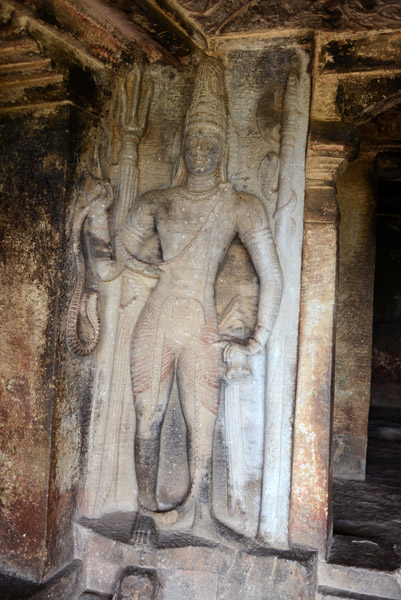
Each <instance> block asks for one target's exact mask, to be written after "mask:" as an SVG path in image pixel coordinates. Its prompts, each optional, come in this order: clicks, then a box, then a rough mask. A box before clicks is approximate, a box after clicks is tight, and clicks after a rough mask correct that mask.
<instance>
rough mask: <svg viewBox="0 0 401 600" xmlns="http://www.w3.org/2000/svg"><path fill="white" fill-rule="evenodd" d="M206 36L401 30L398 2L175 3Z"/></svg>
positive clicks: (256, 0) (219, 0)
mask: <svg viewBox="0 0 401 600" xmlns="http://www.w3.org/2000/svg"><path fill="white" fill-rule="evenodd" d="M176 1H177V4H178V5H179V6H180V7H181V9H182V10H183V12H184V13H185V15H186V16H187V18H189V19H193V20H194V21H195V22H196V23H197V24H198V25H199V27H200V28H201V29H202V31H203V32H204V33H205V34H206V35H219V34H228V33H231V34H238V33H244V32H246V33H254V32H255V33H256V32H264V31H268V30H270V29H274V28H281V27H285V28H307V29H311V28H312V29H325V30H337V31H338V30H339V29H351V30H360V29H378V28H382V27H383V28H398V27H401V3H400V2H399V1H397V0H392V1H385V0H315V1H311V0H176Z"/></svg>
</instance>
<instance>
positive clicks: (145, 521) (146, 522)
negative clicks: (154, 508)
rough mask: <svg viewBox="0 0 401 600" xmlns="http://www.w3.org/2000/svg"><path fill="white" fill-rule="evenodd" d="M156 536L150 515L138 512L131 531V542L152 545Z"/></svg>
mask: <svg viewBox="0 0 401 600" xmlns="http://www.w3.org/2000/svg"><path fill="white" fill-rule="evenodd" d="M155 538H156V530H155V524H154V521H153V519H152V518H151V517H148V516H146V515H143V514H141V513H138V515H137V517H136V519H135V523H134V529H133V531H132V538H131V544H134V545H139V546H153V545H154V543H155Z"/></svg>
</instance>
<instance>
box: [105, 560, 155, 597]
mask: <svg viewBox="0 0 401 600" xmlns="http://www.w3.org/2000/svg"><path fill="white" fill-rule="evenodd" d="M157 587H158V586H157V578H156V574H155V572H153V571H146V570H142V569H138V568H136V567H127V568H125V569H124V571H123V573H122V575H121V577H120V580H119V582H118V589H117V592H116V594H115V595H114V596H113V600H155V599H156V597H157Z"/></svg>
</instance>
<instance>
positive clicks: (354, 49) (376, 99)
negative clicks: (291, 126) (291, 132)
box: [311, 32, 401, 123]
mask: <svg viewBox="0 0 401 600" xmlns="http://www.w3.org/2000/svg"><path fill="white" fill-rule="evenodd" d="M399 39H400V34H399V32H397V33H395V34H394V36H393V37H391V41H390V39H389V38H387V37H386V36H385V35H378V36H377V35H374V34H368V35H367V36H366V35H365V34H358V33H355V34H352V35H350V34H349V33H340V34H338V36H335V38H334V39H333V36H328V34H325V33H319V34H318V35H317V38H316V50H317V71H316V76H315V77H314V83H313V88H314V90H313V98H314V101H313V105H312V107H311V117H312V118H313V119H322V120H327V121H333V120H340V119H341V120H342V119H344V120H345V121H348V122H353V123H364V122H367V121H369V120H371V119H372V118H374V117H375V116H376V115H378V114H380V113H382V112H383V111H385V110H388V109H390V108H392V107H393V106H395V105H397V104H399V99H400V89H401V87H400V86H401V83H400V72H399V64H398V62H397V60H396V59H395V56H396V54H397V52H398V51H397V48H398V47H399V44H400V41H399ZM338 54H340V55H341V57H342V58H343V59H344V60H342V59H340V60H339V59H338ZM356 54H358V56H360V59H359V60H356V61H354V60H351V59H350V56H353V55H356ZM379 57H380V59H379ZM379 62H380V64H379Z"/></svg>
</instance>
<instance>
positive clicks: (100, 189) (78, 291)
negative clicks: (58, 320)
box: [66, 178, 112, 356]
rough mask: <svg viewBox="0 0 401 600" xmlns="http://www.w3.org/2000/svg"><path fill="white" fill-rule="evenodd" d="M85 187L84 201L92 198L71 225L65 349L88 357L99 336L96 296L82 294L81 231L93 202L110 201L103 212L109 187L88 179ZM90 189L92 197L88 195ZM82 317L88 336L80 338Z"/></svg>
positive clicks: (83, 283) (110, 199)
mask: <svg viewBox="0 0 401 600" xmlns="http://www.w3.org/2000/svg"><path fill="white" fill-rule="evenodd" d="M85 187H86V188H87V189H86V190H84V192H86V193H85V196H86V198H88V197H90V196H91V195H92V199H91V200H90V202H89V203H88V204H87V205H86V206H85V207H84V208H82V209H80V210H79V211H78V212H77V213H76V214H75V215H74V220H73V224H72V232H71V237H72V244H73V252H74V259H75V268H76V284H75V287H74V291H73V293H72V296H71V300H70V304H69V307H68V312H67V327H66V343H67V348H68V350H69V351H70V352H71V354H76V355H78V356H88V355H89V354H91V352H93V351H94V349H95V348H96V345H97V343H98V341H99V336H100V319H99V312H98V307H99V294H98V292H95V291H91V292H85V260H84V256H83V253H82V247H81V229H82V225H83V224H84V221H85V219H86V217H87V216H88V214H89V213H90V211H91V210H92V209H93V208H94V204H95V202H98V201H99V200H103V202H104V201H105V200H106V198H107V197H109V201H108V204H107V205H104V208H105V209H106V208H108V206H110V205H111V202H112V194H111V193H110V192H111V187H110V185H109V184H104V183H102V182H101V181H99V180H94V179H92V178H90V179H89V180H88V181H87V184H86V186H85ZM91 189H92V190H93V192H94V193H92V194H89V191H90V190H91ZM82 313H84V314H85V316H86V318H87V320H88V322H89V325H90V328H91V332H90V333H88V334H87V335H84V336H83V337H82V334H80V333H79V317H80V315H81V314H82Z"/></svg>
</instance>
